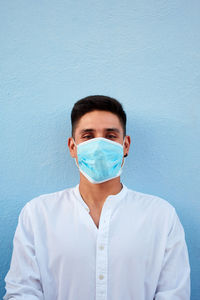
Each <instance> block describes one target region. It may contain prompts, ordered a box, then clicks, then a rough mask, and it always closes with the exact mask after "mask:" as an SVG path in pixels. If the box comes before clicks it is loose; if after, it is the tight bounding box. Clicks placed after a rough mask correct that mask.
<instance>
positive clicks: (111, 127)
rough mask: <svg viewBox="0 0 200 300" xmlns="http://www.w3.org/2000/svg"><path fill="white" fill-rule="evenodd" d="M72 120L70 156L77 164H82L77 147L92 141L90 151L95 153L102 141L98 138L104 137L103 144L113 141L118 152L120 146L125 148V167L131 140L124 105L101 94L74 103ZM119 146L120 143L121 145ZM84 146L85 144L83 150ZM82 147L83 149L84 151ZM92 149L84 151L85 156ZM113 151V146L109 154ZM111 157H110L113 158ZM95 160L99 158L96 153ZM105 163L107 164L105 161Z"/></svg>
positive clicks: (69, 140)
mask: <svg viewBox="0 0 200 300" xmlns="http://www.w3.org/2000/svg"><path fill="white" fill-rule="evenodd" d="M71 121H72V137H70V138H69V139H68V147H69V151H70V154H71V156H72V157H73V158H75V159H76V162H77V164H79V160H78V153H77V147H78V146H79V145H80V144H82V143H84V142H89V141H91V143H90V145H92V146H91V147H92V148H90V150H91V149H92V151H93V150H94V149H93V147H94V143H96V142H97V141H99V139H97V138H104V145H105V143H106V145H108V143H110V142H111V144H112V143H113V142H115V143H114V145H115V146H116V147H115V149H119V148H120V147H121V146H122V147H123V148H122V157H123V158H122V165H123V163H124V157H126V156H127V155H128V152H129V147H130V137H129V136H127V135H126V114H125V112H124V110H123V107H122V105H121V104H120V103H119V102H118V101H117V100H116V99H113V98H110V97H107V96H98V95H97V96H89V97H86V98H83V99H81V100H79V101H78V102H76V103H75V104H74V107H73V109H72V112H71ZM111 144H109V145H111ZM118 144H120V146H119V145H118ZM85 145H86V144H85V143H84V149H85ZM87 145H88V143H87ZM82 146H83V145H82ZM82 146H81V149H83V147H82ZM109 148H110V147H109ZM79 149H80V147H79ZM95 149H96V148H95ZM90 150H88V149H87V150H85V151H86V152H85V154H87V155H88V153H89V152H88V151H90ZM101 151H104V150H101ZM110 151H111V152H110ZM112 151H115V150H113V147H112V150H111V149H110V150H109V153H110V154H111V153H113V152H112ZM116 151H117V150H116ZM103 153H105V152H101V154H103ZM101 154H100V155H101ZM110 154H108V155H109V156H110ZM113 155H114V153H113ZM120 155H121V154H120ZM111 156H112V154H111ZM79 159H80V151H79ZM94 159H95V160H96V159H98V158H97V154H96V152H95V154H94ZM90 160H91V156H90ZM102 161H104V159H103V160H102ZM122 165H121V166H122ZM81 176H82V175H81Z"/></svg>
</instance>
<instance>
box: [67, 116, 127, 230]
mask: <svg viewBox="0 0 200 300" xmlns="http://www.w3.org/2000/svg"><path fill="white" fill-rule="evenodd" d="M97 137H104V138H107V139H109V140H112V141H115V142H117V143H119V144H121V145H123V139H124V138H125V141H124V155H128V153H129V147H130V143H131V139H130V136H125V137H124V134H123V127H122V125H121V123H120V120H119V118H118V116H117V115H115V114H113V113H111V112H108V111H98V110H95V111H92V112H89V113H86V114H85V115H83V116H82V117H81V119H80V120H79V122H78V124H77V126H76V128H75V132H74V140H75V143H76V144H77V145H78V144H80V143H83V142H85V141H87V140H89V139H92V138H97ZM74 140H73V138H72V137H70V138H69V139H68V148H69V151H70V154H71V156H72V157H73V158H75V159H76V162H77V163H78V158H77V147H76V145H75V143H74ZM121 189H122V184H121V182H120V176H118V177H116V178H114V179H111V180H108V181H106V182H103V183H99V184H93V183H91V182H90V181H89V180H88V179H87V178H86V177H85V176H84V175H83V174H82V173H81V172H80V184H79V191H80V194H81V196H82V198H83V200H84V201H85V203H86V204H87V206H88V207H89V209H90V215H91V217H92V218H93V221H94V223H95V224H96V226H97V227H98V226H99V219H100V215H101V210H102V207H103V204H104V202H105V200H106V198H107V197H108V196H109V195H116V194H118V193H119V192H120V191H121Z"/></svg>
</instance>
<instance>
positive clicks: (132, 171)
mask: <svg viewBox="0 0 200 300" xmlns="http://www.w3.org/2000/svg"><path fill="white" fill-rule="evenodd" d="M199 11H200V2H199V1H195V0H192V1H185V0H175V1H166V0H160V1H158V0H146V1H145V0H137V1H132V0H126V1H120V0H115V1H114V0H111V1H95V0H85V1H72V0H68V1H67V0H65V1H64V0H56V1H55V0H54V1H53V0H52V1H47V0H43V1H39V0H34V1H27V0H15V1H9V0H3V1H1V6H0V28H1V29H0V61H1V62H0V69H1V79H0V93H1V94H0V145H1V146H0V161H1V165H0V170H1V173H0V176H1V178H0V222H1V224H0V247H1V255H0V276H1V278H0V279H1V290H0V298H2V295H3V293H4V282H3V278H4V276H5V274H6V273H7V271H8V268H9V263H10V257H11V252H12V239H13V235H14V231H15V228H16V224H17V218H18V215H19V212H20V210H21V208H22V207H23V206H24V204H25V203H26V202H27V201H29V200H31V199H32V198H33V197H35V196H37V195H40V194H42V193H48V192H53V191H57V190H60V189H64V188H66V187H70V186H73V185H75V184H76V183H77V182H78V171H77V169H76V167H75V166H74V161H73V160H72V159H71V158H70V155H69V153H68V150H67V146H66V143H67V137H68V136H69V135H70V110H71V108H72V106H73V103H74V102H75V101H76V100H78V99H79V98H81V97H84V96H86V95H89V94H105V95H110V96H113V97H116V98H118V99H119V100H120V101H121V102H122V103H123V104H124V108H125V110H126V111H127V115H128V133H129V134H130V135H131V137H132V148H131V151H130V155H129V157H128V158H127V161H126V164H125V167H124V174H123V176H122V178H123V181H124V183H125V184H126V185H127V186H128V187H130V188H132V189H135V190H138V191H142V192H146V193H151V194H156V195H159V196H161V197H163V198H165V199H166V200H168V201H169V202H170V203H171V204H172V205H174V206H175V208H176V210H177V212H178V215H179V217H180V219H181V222H182V224H183V226H184V228H185V232H186V239H187V243H188V249H189V255H190V262H191V268H192V300H199V299H200V280H199V277H200V233H199V232H200V217H199V215H200V213H199V211H200V197H199V196H200V193H199V186H200V155H199V149H200V138H199V137H200V99H199V96H200V93H199V92H200V88H199V82H200V54H199V53H200V52H199V49H200V35H199V29H200V18H199Z"/></svg>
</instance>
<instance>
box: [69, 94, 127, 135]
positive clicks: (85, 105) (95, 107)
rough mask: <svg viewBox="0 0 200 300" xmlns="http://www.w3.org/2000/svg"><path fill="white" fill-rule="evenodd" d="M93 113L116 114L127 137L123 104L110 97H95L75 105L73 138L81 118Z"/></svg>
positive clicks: (72, 116) (84, 99) (72, 113)
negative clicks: (105, 112)
mask: <svg viewBox="0 0 200 300" xmlns="http://www.w3.org/2000/svg"><path fill="white" fill-rule="evenodd" d="M92 111H107V112H111V113H113V114H115V115H116V116H117V117H118V118H119V121H120V123H121V125H122V128H123V135H124V136H125V135H126V113H125V111H124V110H123V107H122V105H121V103H119V102H118V101H117V100H116V99H114V98H111V97H108V96H102V95H94V96H88V97H85V98H83V99H81V100H79V101H77V102H76V103H75V104H74V107H73V109H72V112H71V124H72V136H73V138H75V130H76V127H77V124H78V122H79V120H80V119H81V117H82V116H84V115H85V114H87V113H89V112H92Z"/></svg>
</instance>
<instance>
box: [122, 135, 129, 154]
mask: <svg viewBox="0 0 200 300" xmlns="http://www.w3.org/2000/svg"><path fill="white" fill-rule="evenodd" d="M124 143H125V137H124V140H123V145H122V146H123V148H124ZM127 156H128V154H125V155H124V157H127Z"/></svg>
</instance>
